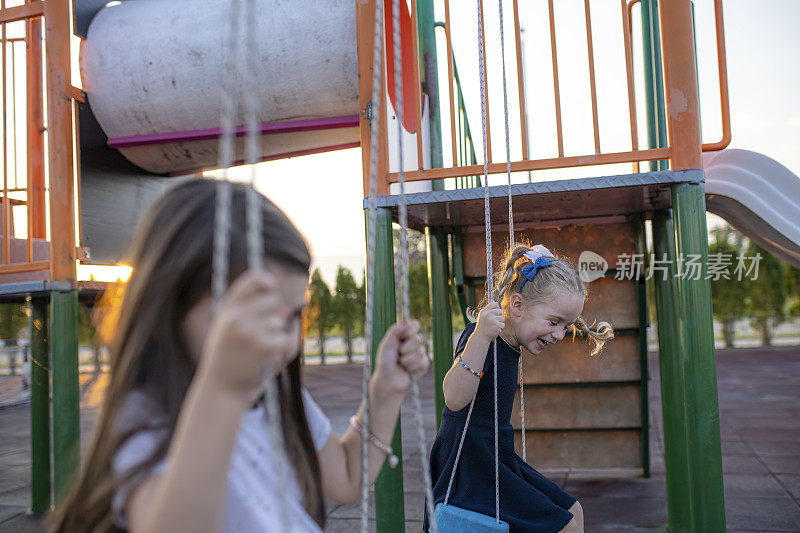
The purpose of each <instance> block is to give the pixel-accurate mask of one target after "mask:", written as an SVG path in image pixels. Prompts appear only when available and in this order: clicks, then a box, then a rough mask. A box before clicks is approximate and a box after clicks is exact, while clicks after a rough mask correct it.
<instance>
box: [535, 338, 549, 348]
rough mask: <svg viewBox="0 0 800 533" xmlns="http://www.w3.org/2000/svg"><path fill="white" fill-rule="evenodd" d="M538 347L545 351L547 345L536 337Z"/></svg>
mask: <svg viewBox="0 0 800 533" xmlns="http://www.w3.org/2000/svg"><path fill="white" fill-rule="evenodd" d="M536 345H537V346H538V347H539V349H540V350H543V349H544V347H545V346H547V343H546V342H544V341H543V340H542V339H541V338H539V337H536Z"/></svg>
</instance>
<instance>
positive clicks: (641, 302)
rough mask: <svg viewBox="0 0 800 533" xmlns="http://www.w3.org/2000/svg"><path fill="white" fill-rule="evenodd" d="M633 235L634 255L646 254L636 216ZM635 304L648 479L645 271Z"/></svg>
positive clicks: (640, 222)
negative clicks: (637, 321) (637, 318)
mask: <svg viewBox="0 0 800 533" xmlns="http://www.w3.org/2000/svg"><path fill="white" fill-rule="evenodd" d="M632 224H633V233H634V240H635V246H636V253H637V254H642V256H643V257H645V256H646V253H647V244H646V243H645V233H644V220H643V219H642V217H641V216H637V217H636V218H635V219H634V220H633V221H632ZM636 302H637V309H638V315H639V328H638V330H637V335H638V338H639V369H640V376H641V381H640V384H639V395H640V402H641V403H640V409H641V410H640V412H641V417H642V431H641V434H640V445H641V453H642V468H643V469H644V477H650V404H649V394H648V382H647V380H648V379H649V378H650V372H649V369H648V361H647V325H648V322H649V313H648V299H647V279H646V278H645V271H643V272H639V275H638V276H637V278H636Z"/></svg>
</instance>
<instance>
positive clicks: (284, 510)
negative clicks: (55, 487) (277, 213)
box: [212, 0, 290, 531]
mask: <svg viewBox="0 0 800 533" xmlns="http://www.w3.org/2000/svg"><path fill="white" fill-rule="evenodd" d="M256 1H257V0H246V2H245V10H242V6H241V0H231V2H230V19H229V25H228V35H227V41H226V47H225V59H224V65H223V69H224V73H223V79H222V116H221V123H222V135H221V136H220V144H219V161H218V163H219V166H220V168H222V169H223V178H222V179H221V180H219V181H218V182H217V186H216V190H217V194H216V198H215V217H214V237H213V238H214V247H213V257H212V295H213V301H214V304H213V305H214V310H215V312H216V311H217V310H218V309H219V304H220V302H221V301H222V299H223V297H224V295H225V292H226V290H227V286H228V277H229V264H228V260H229V254H230V231H231V203H232V195H233V189H232V187H231V183H230V182H229V181H228V177H229V176H228V169H229V168H230V167H231V166H232V165H233V162H234V157H235V155H234V154H235V142H234V141H235V137H234V126H235V124H234V122H235V120H236V99H237V98H236V97H237V93H238V91H237V90H236V89H237V88H239V87H241V84H243V85H244V89H245V90H244V107H245V119H246V126H247V138H246V155H245V161H246V162H247V163H248V164H250V165H251V168H250V187H249V188H248V189H247V193H246V210H247V212H246V221H247V228H246V231H247V260H248V266H249V267H250V269H252V270H256V271H258V270H262V269H263V268H264V242H263V217H262V211H261V205H260V202H259V201H258V194H257V193H256V190H255V176H256V170H255V163H257V162H258V157H259V150H258V148H259V146H258V144H259V140H260V135H259V131H258V96H257V95H258V81H257V67H258V61H257V57H256V56H255V53H254V51H255V50H256V46H255V45H256V40H257V33H258V29H257V21H258V17H257V13H256ZM242 17H244V22H245V24H244V43H245V44H244V46H242V45H241V43H240V40H239V39H238V36H239V33H240V30H241V27H242V21H241V18H242ZM277 389H278V387H277V382H276V379H275V374H274V372H272V371H271V370H267V375H266V376H265V378H264V397H265V406H266V409H265V410H266V415H267V425H268V429H269V431H268V433H269V438H270V443H271V445H272V448H273V449H274V450H275V451H276V453H279V451H281V450H285V444H284V439H283V431H282V423H281V411H280V403H279V400H278V390H277ZM275 467H276V471H277V479H276V480H275V482H276V485H277V486H279V487H285V486H286V482H287V473H286V465H285V462H284V461H282V460H278V461H276V462H275ZM278 493H279V497H278V500H279V506H280V511H281V512H280V514H281V526H282V531H289V529H290V525H289V521H288V516H289V509H288V504H287V501H286V493H285V491H278Z"/></svg>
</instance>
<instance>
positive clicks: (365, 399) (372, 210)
mask: <svg viewBox="0 0 800 533" xmlns="http://www.w3.org/2000/svg"><path fill="white" fill-rule="evenodd" d="M373 37H374V51H373V53H374V55H373V58H372V100H371V104H372V108H371V117H372V119H371V121H370V157H369V196H368V200H367V274H366V275H367V279H366V283H367V309H366V313H367V315H366V317H365V321H364V336H365V341H366V352H367V354H366V357H365V358H364V369H363V370H364V371H363V373H362V379H361V404H362V405H363V406H364V426H365V427H367V428H369V427H370V424H369V413H370V411H369V378H370V375H371V369H370V364H371V360H372V344H373V336H372V322H373V319H372V315H373V311H374V309H375V248H376V231H375V225H376V224H377V218H378V208H377V199H376V196H377V189H378V185H377V184H378V133H379V131H380V129H379V124H380V116H381V113H380V103H381V99H382V97H383V95H382V94H381V91H380V89H381V82H380V80H381V57H382V55H381V54H382V53H383V52H382V44H383V1H381V0H378V1H376V2H375V28H374V35H373ZM368 437H369V435H368V433H367V431H362V432H361V533H368V531H369V439H368Z"/></svg>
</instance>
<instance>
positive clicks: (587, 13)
mask: <svg viewBox="0 0 800 533" xmlns="http://www.w3.org/2000/svg"><path fill="white" fill-rule="evenodd" d="M583 11H584V14H585V17H586V48H587V50H588V53H589V88H590V90H591V93H592V128H593V131H594V153H595V154H599V153H600V128H599V126H598V124H597V83H596V82H595V79H594V47H593V46H592V14H591V11H590V9H589V0H583Z"/></svg>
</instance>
